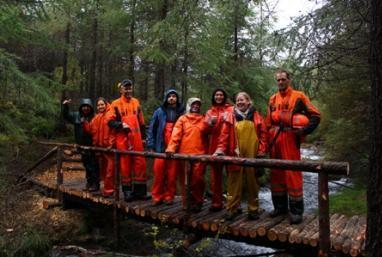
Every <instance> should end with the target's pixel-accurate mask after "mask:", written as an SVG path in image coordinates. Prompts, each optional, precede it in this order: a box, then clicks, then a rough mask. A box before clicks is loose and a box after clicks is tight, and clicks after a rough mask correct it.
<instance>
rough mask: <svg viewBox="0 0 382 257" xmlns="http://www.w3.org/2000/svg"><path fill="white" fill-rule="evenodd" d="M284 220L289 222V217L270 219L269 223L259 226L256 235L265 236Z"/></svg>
mask: <svg viewBox="0 0 382 257" xmlns="http://www.w3.org/2000/svg"><path fill="white" fill-rule="evenodd" d="M284 219H287V220H288V221H289V217H285V215H282V216H278V217H275V218H273V219H271V220H270V221H268V222H266V223H263V224H261V225H260V226H259V227H258V228H257V229H256V233H257V235H259V236H265V235H266V234H267V231H268V230H269V229H270V228H272V227H274V226H276V225H277V224H279V223H280V222H282V221H283V220H284Z"/></svg>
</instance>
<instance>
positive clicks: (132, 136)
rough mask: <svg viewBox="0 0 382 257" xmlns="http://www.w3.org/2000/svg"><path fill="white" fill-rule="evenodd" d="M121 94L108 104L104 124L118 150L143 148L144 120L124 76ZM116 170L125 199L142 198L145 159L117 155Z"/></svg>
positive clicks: (141, 149)
mask: <svg viewBox="0 0 382 257" xmlns="http://www.w3.org/2000/svg"><path fill="white" fill-rule="evenodd" d="M119 90H120V94H121V97H120V98H118V99H117V100H115V101H113V102H112V103H111V107H110V111H109V122H108V125H109V126H110V127H111V128H112V129H113V130H114V131H115V133H116V135H115V145H116V148H117V149H119V150H129V151H143V142H142V135H143V134H141V131H145V130H144V129H145V122H144V118H143V113H142V109H141V105H140V103H139V101H138V99H136V98H134V97H133V83H132V81H131V80H128V79H125V80H123V81H122V82H121V83H120V85H119ZM120 165H121V166H120V172H121V183H122V191H123V194H124V198H125V201H127V202H129V201H133V200H137V199H146V198H147V196H146V194H147V186H146V161H145V159H144V157H141V156H129V155H121V160H120Z"/></svg>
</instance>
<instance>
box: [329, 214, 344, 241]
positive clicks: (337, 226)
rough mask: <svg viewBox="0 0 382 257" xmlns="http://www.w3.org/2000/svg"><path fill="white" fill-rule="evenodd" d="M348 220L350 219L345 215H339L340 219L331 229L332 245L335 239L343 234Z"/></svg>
mask: <svg viewBox="0 0 382 257" xmlns="http://www.w3.org/2000/svg"><path fill="white" fill-rule="evenodd" d="M347 220H348V218H347V217H346V216H345V215H343V214H342V215H339V217H338V218H337V220H336V221H335V223H334V224H333V226H330V227H331V231H330V238H331V240H332V245H333V244H334V242H333V239H334V238H335V237H336V236H337V235H338V234H340V233H341V232H342V230H343V229H344V227H345V225H346V222H347Z"/></svg>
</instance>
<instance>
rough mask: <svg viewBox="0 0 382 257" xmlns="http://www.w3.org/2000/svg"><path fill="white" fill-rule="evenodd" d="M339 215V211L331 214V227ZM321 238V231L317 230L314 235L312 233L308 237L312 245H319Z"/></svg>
mask: <svg viewBox="0 0 382 257" xmlns="http://www.w3.org/2000/svg"><path fill="white" fill-rule="evenodd" d="M339 217H340V214H338V213H335V214H333V215H331V216H330V219H329V222H330V223H329V224H330V227H332V226H333V225H334V224H335V223H336V221H337V220H338V218H339ZM319 238H320V232H316V233H314V234H313V235H310V238H308V240H309V245H311V246H312V247H317V246H318V244H319Z"/></svg>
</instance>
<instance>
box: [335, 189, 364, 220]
mask: <svg viewBox="0 0 382 257" xmlns="http://www.w3.org/2000/svg"><path fill="white" fill-rule="evenodd" d="M329 203H330V213H342V214H345V215H348V216H353V215H366V212H367V210H366V188H364V187H360V186H356V187H355V188H354V189H353V188H352V189H351V188H344V189H343V190H341V191H340V192H338V193H336V194H335V195H331V196H330V198H329Z"/></svg>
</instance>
